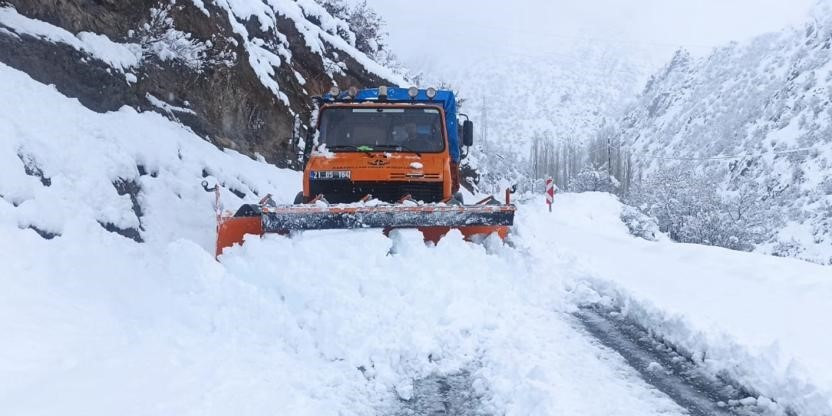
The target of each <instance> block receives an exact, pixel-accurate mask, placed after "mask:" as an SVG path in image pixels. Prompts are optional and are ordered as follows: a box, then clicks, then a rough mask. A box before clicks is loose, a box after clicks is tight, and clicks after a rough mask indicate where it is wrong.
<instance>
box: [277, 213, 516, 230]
mask: <svg viewBox="0 0 832 416" xmlns="http://www.w3.org/2000/svg"><path fill="white" fill-rule="evenodd" d="M262 221H263V232H266V233H279V232H285V231H292V230H332V229H352V228H420V227H449V228H459V227H467V226H510V225H512V224H513V223H514V207H512V206H443V207H406V206H389V207H387V206H378V207H360V208H338V207H332V208H330V207H327V208H318V207H302V206H301V207H296V206H292V207H287V208H271V209H268V211H266V212H263V215H262Z"/></svg>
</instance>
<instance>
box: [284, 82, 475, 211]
mask: <svg viewBox="0 0 832 416" xmlns="http://www.w3.org/2000/svg"><path fill="white" fill-rule="evenodd" d="M458 126H459V124H458V121H457V113H456V98H455V97H454V94H453V92H451V91H437V90H434V89H426V90H420V89H416V88H412V89H404V88H384V87H382V88H379V89H366V90H354V89H353V91H351V92H343V93H342V92H340V91H337V90H334V91H331V92H330V93H329V94H327V95H325V96H324V97H323V99H322V104H321V107H320V110H319V113H318V125H317V131H316V135H315V137H314V139H313V140H307V143H306V146H307V148H306V149H305V155H307V158H306V166H305V169H304V173H305V175H304V181H303V192H302V195H299V196H298V198H297V200H296V201H295V202H296V203H304V202H309V201H312V200H314V199H315V198H316V197H317V196H319V195H323V198H325V199H326V202H328V203H331V204H338V203H351V202H358V201H361V200H362V199H364V198H367V197H368V195H370V196H371V198H373V199H377V200H379V201H383V202H388V203H395V202H398V201H400V200H402V198H406V199H412V200H414V201H420V202H425V203H436V202H443V201H444V202H448V201H451V200H454V199H456V200H459V202H462V201H461V199H462V198H461V194H460V193H459V186H460V184H459V177H460V175H459V163H460V160H461V159H462V157H463V155H462V150H461V146H462V145H465V146H470V145H471V144H472V142H473V124H472V123H471V122H470V121H467V120H466V121H465V122H463V123H462V128H461V129H460V128H459V127H458ZM460 136H462V137H461V138H462V140H461V142H462V143H460Z"/></svg>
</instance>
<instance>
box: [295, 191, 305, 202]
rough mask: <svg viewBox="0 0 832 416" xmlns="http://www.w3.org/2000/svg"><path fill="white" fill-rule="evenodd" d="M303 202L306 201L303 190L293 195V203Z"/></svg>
mask: <svg viewBox="0 0 832 416" xmlns="http://www.w3.org/2000/svg"><path fill="white" fill-rule="evenodd" d="M305 202H306V201H304V198H303V192H298V194H297V195H295V205H300V204H303V203H305Z"/></svg>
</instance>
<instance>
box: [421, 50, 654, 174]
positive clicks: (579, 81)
mask: <svg viewBox="0 0 832 416" xmlns="http://www.w3.org/2000/svg"><path fill="white" fill-rule="evenodd" d="M414 70H421V71H424V73H425V74H426V75H425V79H424V80H422V82H423V83H436V82H437V81H434V80H440V81H441V82H446V83H448V84H449V85H450V86H451V87H452V88H454V89H456V90H458V91H459V93H460V95H461V97H463V99H464V103H463V105H462V111H463V112H465V113H468V114H469V115H470V116H471V117H472V119H473V120H474V121H475V122H476V123H477V124H476V140H475V144H476V146H477V151H475V152H474V153H473V157H474V158H476V159H480V163H476V162H474V163H476V165H477V167H478V168H480V170H481V173H483V174H488V173H490V172H492V171H494V172H493V173H494V174H496V175H497V176H499V175H500V174H505V173H508V172H505V171H504V170H506V169H512V168H513V169H517V170H519V171H520V172H521V173H526V171H527V166H528V165H529V163H528V159H529V152H530V149H531V147H532V144H533V142H534V141H535V140H542V141H546V142H552V143H557V144H562V145H565V146H566V145H572V147H573V149H575V151H576V152H577V151H578V150H577V149H578V148H580V147H581V146H582V145H583V143H585V142H586V141H587V140H588V139H589V138H592V137H594V135H595V134H596V132H597V131H598V129H599V128H600V127H601V125H602V124H603V123H604V122H605V120H608V121H612V120H613V119H615V118H617V117H619V116H620V115H621V114H622V113H623V111H624V109H625V105H626V104H628V103H629V102H631V100H632V99H633V97H635V96H636V94H637V93H638V91H639V88H640V87H641V85H642V84H643V82H644V80H645V79H646V74H647V69H646V68H644V67H642V66H641V65H640V64H639V61H638V60H637V59H632V58H631V57H628V56H624V55H622V54H621V53H620V52H618V51H616V50H614V49H612V48H610V47H605V46H601V45H593V44H581V45H575V46H574V48H573V50H572V51H571V52H568V53H558V54H551V55H549V54H546V53H543V52H541V53H539V54H534V55H523V54H498V55H494V56H491V57H487V58H478V59H476V60H473V61H472V62H471V63H470V64H465V65H460V64H459V62H455V61H453V60H448V61H436V62H429V63H423V64H421V66H416V67H414ZM503 160H505V161H504V162H501V161H503ZM501 170H503V172H500V171H501ZM509 176H510V175H509ZM509 179H510V180H511V179H514V178H509Z"/></svg>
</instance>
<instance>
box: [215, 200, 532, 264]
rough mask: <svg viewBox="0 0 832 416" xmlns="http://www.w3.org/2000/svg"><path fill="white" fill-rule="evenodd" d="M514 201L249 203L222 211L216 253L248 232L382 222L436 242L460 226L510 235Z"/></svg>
mask: <svg viewBox="0 0 832 416" xmlns="http://www.w3.org/2000/svg"><path fill="white" fill-rule="evenodd" d="M515 210H516V208H515V207H514V205H510V204H507V205H442V206H433V205H430V206H427V205H422V206H404V205H400V204H397V205H382V206H374V207H367V206H360V207H351V206H343V207H339V206H326V207H319V206H315V205H288V206H276V207H275V206H261V205H244V206H243V207H242V208H241V209H240V210H239V211H237V213H236V214H235V215H234V216H233V217H222V218H220V219H219V223H218V227H217V233H218V235H217V250H216V255H217V256H219V255H220V254H222V251H223V250H224V249H225V248H227V247H231V246H233V245H234V244H242V242H243V239H244V237H245V235H246V234H253V235H261V236H262V235H263V234H268V233H277V234H288V233H289V232H291V231H301V230H336V229H364V228H380V229H384V230H385V233H386V232H389V231H390V230H392V229H396V228H412V229H418V230H419V231H421V232H422V234H423V236H424V238H425V241H432V242H434V243H437V242H439V240H440V239H441V238H442V237H443V236H444V235H445V234H447V233H448V231H450V230H451V229H458V230H459V231H460V232H462V234H463V236H464V237H465V238H466V239H469V240H470V239H472V238H474V237H475V236H479V235H486V236H487V235H490V234H493V233H497V235H498V236H499V237H500V238H502V239H505V238H506V237H507V236H508V231H509V228H510V227H511V226H512V225H513V224H514V212H515Z"/></svg>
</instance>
